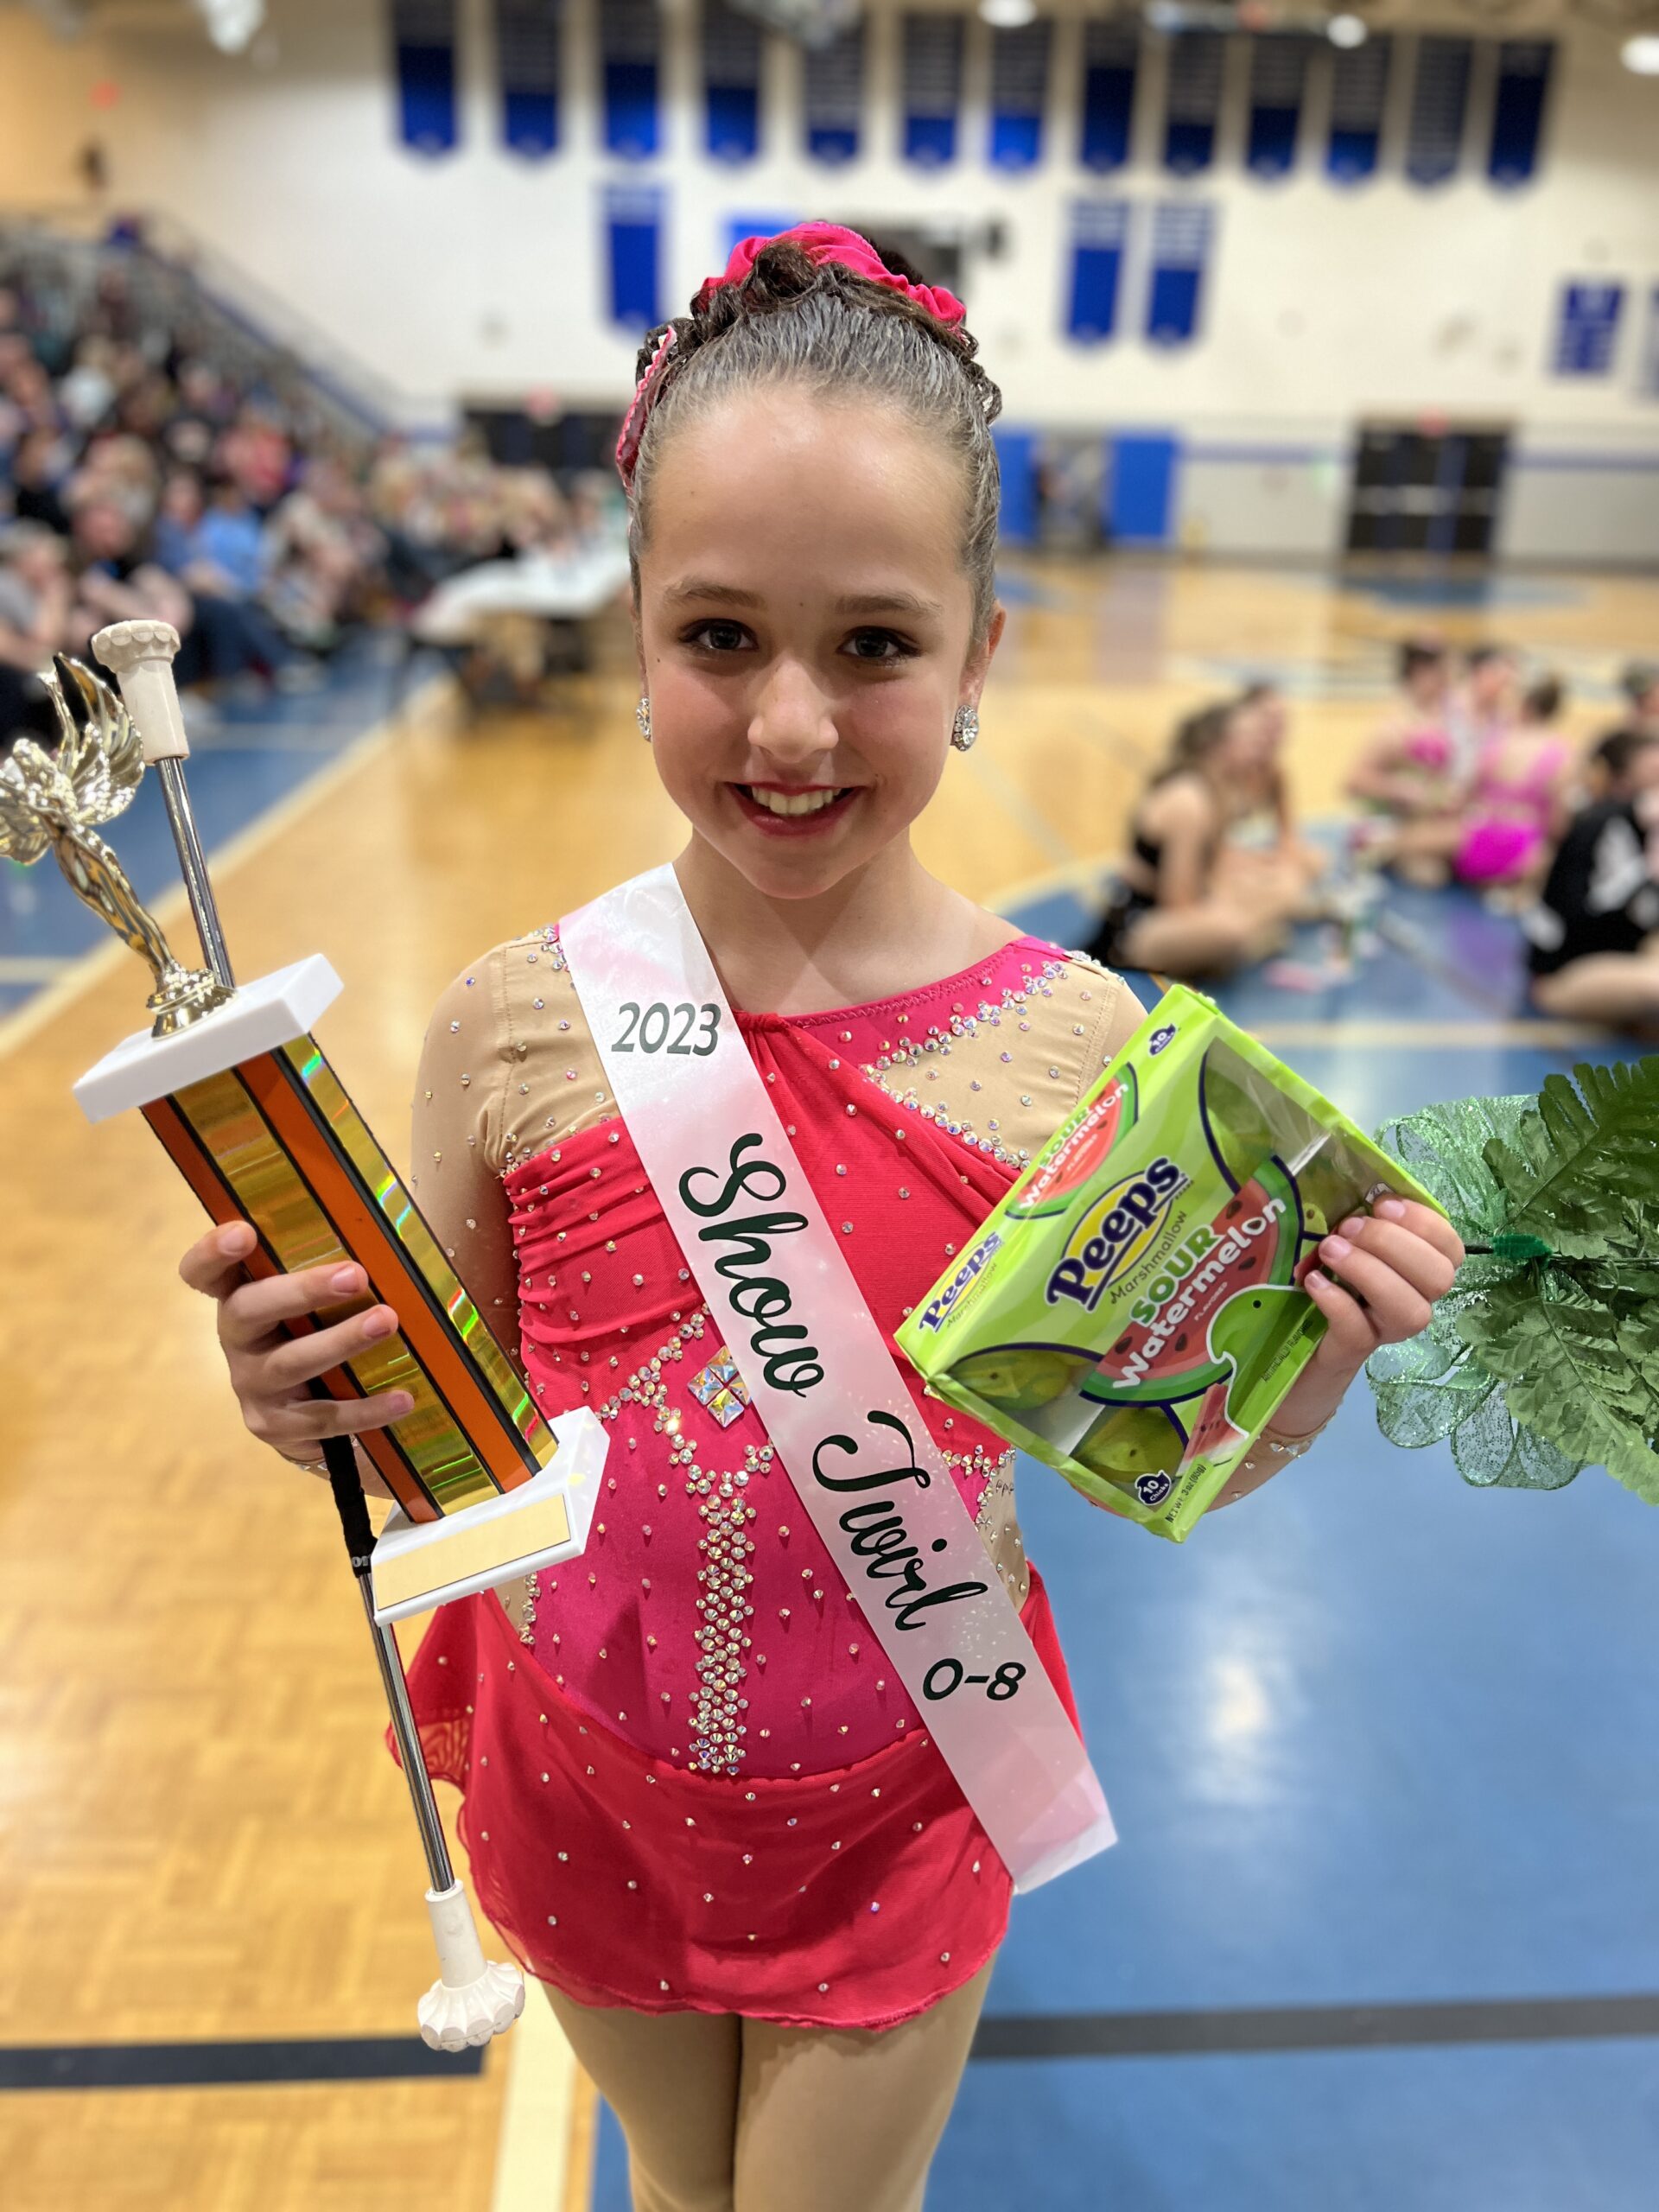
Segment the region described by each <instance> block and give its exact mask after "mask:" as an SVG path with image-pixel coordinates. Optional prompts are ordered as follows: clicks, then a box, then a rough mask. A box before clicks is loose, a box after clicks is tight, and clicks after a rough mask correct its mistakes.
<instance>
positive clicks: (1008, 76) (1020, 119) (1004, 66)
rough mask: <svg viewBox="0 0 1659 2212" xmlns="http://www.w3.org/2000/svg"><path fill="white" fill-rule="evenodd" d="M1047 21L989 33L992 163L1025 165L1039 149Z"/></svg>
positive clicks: (1044, 98)
mask: <svg viewBox="0 0 1659 2212" xmlns="http://www.w3.org/2000/svg"><path fill="white" fill-rule="evenodd" d="M1052 29H1053V26H1052V23H1051V22H1049V20H1048V18H1047V16H1039V17H1038V18H1037V20H1036V22H1033V23H1022V24H1021V25H1020V28H1019V29H1018V30H1008V31H999V30H994V31H993V32H992V33H991V138H990V147H989V153H990V158H991V162H992V164H993V166H994V167H995V168H1000V169H1028V168H1034V167H1035V166H1036V163H1037V162H1039V160H1040V158H1041V156H1042V151H1043V116H1044V114H1045V112H1046V110H1047V107H1048V54H1049V46H1050V34H1051V33H1052Z"/></svg>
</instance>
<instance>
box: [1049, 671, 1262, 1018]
mask: <svg viewBox="0 0 1659 2212" xmlns="http://www.w3.org/2000/svg"><path fill="white" fill-rule="evenodd" d="M1281 798H1282V786H1281V784H1280V781H1279V777H1278V769H1277V765H1276V763H1275V761H1274V759H1273V753H1272V748H1271V746H1270V744H1269V742H1268V734H1267V733H1266V732H1265V731H1264V728H1263V725H1262V717H1261V716H1260V715H1256V714H1254V713H1252V711H1251V710H1250V708H1249V705H1248V704H1247V703H1246V702H1245V701H1244V700H1242V699H1238V700H1232V701H1229V702H1225V703H1224V704H1221V705H1217V706H1211V707H1205V708H1201V709H1199V710H1198V712H1197V713H1196V714H1192V715H1188V716H1187V717H1186V719H1185V721H1183V722H1182V723H1181V724H1180V726H1179V728H1178V729H1177V731H1176V733H1175V740H1174V743H1173V746H1172V747H1171V748H1170V754H1169V758H1168V760H1166V763H1165V764H1164V766H1163V767H1162V768H1161V769H1160V770H1159V772H1158V773H1157V774H1156V775H1155V776H1154V778H1153V779H1152V782H1151V784H1150V785H1148V787H1147V791H1146V792H1145V794H1144V796H1143V797H1142V798H1141V803H1140V804H1139V806H1138V807H1137V808H1136V809H1135V814H1134V816H1133V817H1132V819H1131V821H1130V824H1129V836H1130V846H1129V850H1128V853H1127V854H1126V855H1125V856H1124V858H1123V860H1122V862H1121V863H1120V866H1119V868H1118V871H1117V874H1118V881H1117V885H1116V889H1115V890H1114V892H1113V894H1112V897H1111V899H1110V900H1109V904H1108V906H1107V907H1106V911H1105V912H1104V913H1103V915H1102V917H1101V921H1100V926H1099V928H1098V930H1097V931H1096V935H1095V938H1094V942H1093V943H1092V944H1090V947H1089V952H1090V958H1092V959H1095V960H1098V961H1100V962H1101V963H1103V964H1109V965H1112V966H1115V967H1128V968H1150V969H1156V970H1158V971H1159V972H1160V974H1167V975H1171V976H1225V975H1230V973H1231V972H1232V971H1233V970H1234V969H1236V968H1242V967H1245V966H1248V965H1249V964H1250V963H1253V962H1255V961H1257V960H1262V959H1265V958H1266V957H1268V954H1270V953H1272V952H1274V951H1276V950H1278V948H1279V946H1280V945H1281V943H1282V942H1283V940H1284V936H1285V932H1286V930H1287V926H1288V924H1289V922H1290V921H1291V919H1292V918H1294V915H1295V914H1296V912H1298V910H1299V908H1300V905H1301V902H1302V899H1303V896H1304V893H1305V891H1306V880H1305V879H1304V878H1303V877H1302V876H1301V874H1300V872H1299V871H1297V870H1295V869H1293V868H1279V867H1277V866H1276V865H1274V861H1273V856H1272V855H1267V854H1259V853H1258V854H1241V853H1238V852H1236V850H1230V849H1229V842H1228V841H1229V834H1230V831H1231V830H1232V829H1233V828H1234V827H1235V825H1236V823H1240V822H1242V821H1243V820H1245V819H1246V818H1247V817H1249V816H1250V815H1252V814H1255V813H1258V812H1260V811H1261V810H1262V807H1263V806H1264V805H1270V804H1275V802H1276V801H1277V800H1279V799H1281Z"/></svg>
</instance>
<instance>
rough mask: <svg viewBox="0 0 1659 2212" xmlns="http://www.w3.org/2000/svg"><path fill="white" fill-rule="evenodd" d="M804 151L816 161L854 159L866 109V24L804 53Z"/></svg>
mask: <svg viewBox="0 0 1659 2212" xmlns="http://www.w3.org/2000/svg"><path fill="white" fill-rule="evenodd" d="M804 67H805V79H804V86H803V97H804V102H805V110H806V150H807V152H808V153H809V154H810V155H811V156H812V158H813V160H814V161H818V162H850V161H852V160H853V159H854V158H855V156H856V155H857V152H858V134H859V130H860V128H861V124H862V120H863V113H864V26H863V24H862V23H861V22H858V23H854V24H852V25H851V26H850V28H849V29H846V30H844V31H842V32H841V33H840V34H839V35H838V36H836V37H835V38H833V39H831V40H830V41H829V44H828V45H827V46H809V47H808V48H807V49H806V53H805V55H804Z"/></svg>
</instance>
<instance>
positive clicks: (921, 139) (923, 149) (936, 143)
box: [902, 14, 963, 169]
mask: <svg viewBox="0 0 1659 2212" xmlns="http://www.w3.org/2000/svg"><path fill="white" fill-rule="evenodd" d="M962 41H963V20H962V17H961V16H940V15H933V14H929V15H925V16H919V15H915V14H911V15H907V16H906V17H905V21H904V49H903V55H902V68H903V92H902V98H903V102H904V111H905V137H904V151H905V159H906V161H907V162H918V163H919V164H920V165H921V167H922V168H931V169H937V168H943V167H944V164H945V162H954V161H955V159H956V158H957V110H958V109H959V108H960V107H961V105H962Z"/></svg>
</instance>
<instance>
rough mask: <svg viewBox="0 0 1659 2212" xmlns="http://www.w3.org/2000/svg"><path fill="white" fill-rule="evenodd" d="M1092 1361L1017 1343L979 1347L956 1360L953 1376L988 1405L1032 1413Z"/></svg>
mask: <svg viewBox="0 0 1659 2212" xmlns="http://www.w3.org/2000/svg"><path fill="white" fill-rule="evenodd" d="M1091 1364H1092V1362H1090V1361H1089V1360H1087V1359H1078V1358H1072V1357H1068V1356H1067V1355H1066V1354H1065V1352H1058V1351H1034V1350H1033V1351H1024V1350H1021V1349H1020V1348H1019V1347H1017V1346H1009V1347H1005V1348H1004V1349H1003V1350H1002V1351H979V1352H973V1353H970V1354H969V1357H967V1358H966V1359H964V1360H962V1361H961V1362H959V1363H958V1364H957V1367H956V1368H955V1369H954V1370H952V1372H953V1375H954V1378H955V1380H956V1381H957V1382H958V1383H961V1384H962V1385H963V1388H964V1389H969V1390H971V1391H972V1392H973V1394H974V1395H975V1396H976V1398H982V1399H983V1400H984V1402H985V1403H986V1404H987V1405H988V1406H997V1407H1000V1408H1001V1409H1002V1410H1003V1411H1004V1412H1005V1413H1011V1414H1029V1413H1035V1412H1036V1411H1037V1409H1038V1408H1039V1406H1046V1405H1051V1404H1052V1402H1053V1401H1054V1400H1055V1399H1056V1398H1058V1396H1059V1395H1060V1393H1061V1392H1062V1391H1063V1390H1065V1389H1069V1388H1070V1387H1071V1384H1072V1383H1074V1382H1076V1381H1077V1377H1078V1376H1082V1375H1084V1374H1086V1373H1087V1372H1088V1370H1089V1369H1090V1365H1091Z"/></svg>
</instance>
